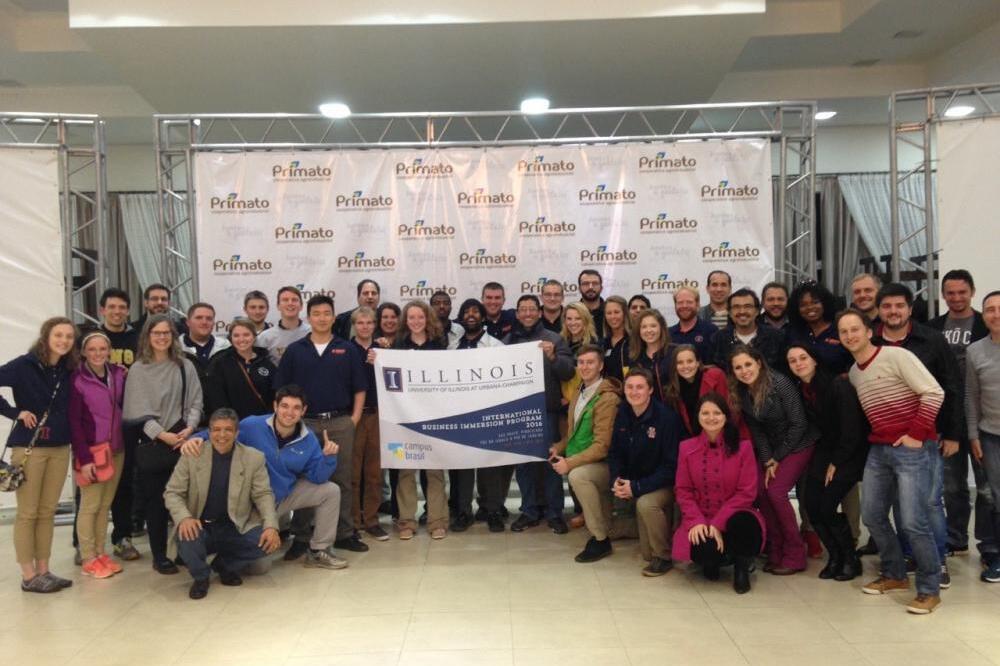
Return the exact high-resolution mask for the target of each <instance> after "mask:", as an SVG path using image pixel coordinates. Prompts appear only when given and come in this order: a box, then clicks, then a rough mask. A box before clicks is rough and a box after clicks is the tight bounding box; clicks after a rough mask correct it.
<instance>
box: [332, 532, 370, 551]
mask: <svg viewBox="0 0 1000 666" xmlns="http://www.w3.org/2000/svg"><path fill="white" fill-rule="evenodd" d="M333 547H334V548H339V549H340V550H349V551H351V552H352V553H367V552H368V544H366V543H365V542H363V541H362V540H361V537H359V536H358V535H357V533H355V534H352V535H351V536H349V537H347V538H346V539H337V540H336V541H334V542H333Z"/></svg>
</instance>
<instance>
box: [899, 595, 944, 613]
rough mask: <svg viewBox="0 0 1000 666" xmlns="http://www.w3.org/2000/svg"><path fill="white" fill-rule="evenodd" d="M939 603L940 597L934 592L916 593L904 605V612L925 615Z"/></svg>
mask: <svg viewBox="0 0 1000 666" xmlns="http://www.w3.org/2000/svg"><path fill="white" fill-rule="evenodd" d="M940 603H941V597H940V596H938V595H936V594H918V595H917V596H916V598H915V599H914V600H913V601H911V602H910V603H909V604H907V605H906V612H907V613H913V614H914V615H927V614H928V613H930V612H932V611H933V610H934V609H935V608H937V607H938V605H939V604H940Z"/></svg>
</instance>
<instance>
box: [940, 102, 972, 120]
mask: <svg viewBox="0 0 1000 666" xmlns="http://www.w3.org/2000/svg"><path fill="white" fill-rule="evenodd" d="M975 110H976V107H974V106H966V105H964V104H959V105H958V106H951V107H948V109H947V110H946V111H945V112H944V115H945V116H946V117H948V118H964V117H965V116H967V115H969V114H970V113H972V112H973V111H975Z"/></svg>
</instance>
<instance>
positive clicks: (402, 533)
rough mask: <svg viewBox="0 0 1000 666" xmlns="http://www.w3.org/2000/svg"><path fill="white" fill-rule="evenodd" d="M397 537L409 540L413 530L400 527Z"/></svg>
mask: <svg viewBox="0 0 1000 666" xmlns="http://www.w3.org/2000/svg"><path fill="white" fill-rule="evenodd" d="M399 538H400V539H402V540H403V541H409V540H410V539H412V538H413V530H411V529H410V528H409V527H400V528H399Z"/></svg>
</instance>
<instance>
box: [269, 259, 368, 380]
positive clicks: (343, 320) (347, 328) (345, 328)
mask: <svg viewBox="0 0 1000 666" xmlns="http://www.w3.org/2000/svg"><path fill="white" fill-rule="evenodd" d="M381 298H382V288H381V287H380V286H378V282H376V281H375V280H368V279H365V280H362V281H361V282H359V283H358V306H359V307H360V306H367V307H370V308H371V309H372V310H375V309H377V308H378V303H379V300H381ZM354 310H355V308H352V309H350V310H348V311H346V312H341V313H340V314H339V315H337V318H336V319H335V320H334V321H333V334H334V335H336V336H338V337H341V338H343V339H345V340H350V339H351V336H353V335H354V331H352V330H351V315H352V314H354ZM275 363H277V361H275Z"/></svg>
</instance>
